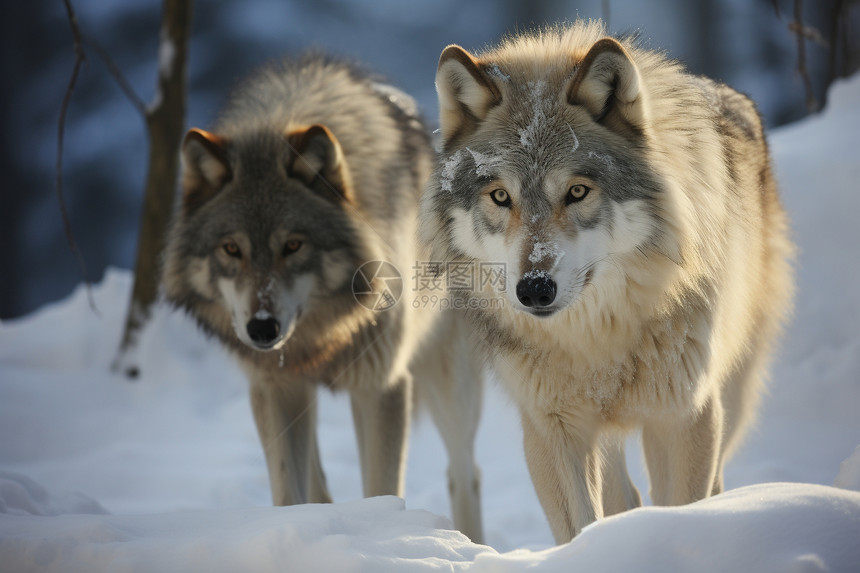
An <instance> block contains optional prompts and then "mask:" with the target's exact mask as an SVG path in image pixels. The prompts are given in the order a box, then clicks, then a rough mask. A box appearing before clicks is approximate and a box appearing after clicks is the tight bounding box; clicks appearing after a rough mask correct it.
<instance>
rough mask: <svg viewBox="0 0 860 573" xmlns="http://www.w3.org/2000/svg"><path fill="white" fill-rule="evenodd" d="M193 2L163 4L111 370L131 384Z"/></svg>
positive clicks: (171, 170)
mask: <svg viewBox="0 0 860 573" xmlns="http://www.w3.org/2000/svg"><path fill="white" fill-rule="evenodd" d="M191 5H192V0H164V5H163V6H164V8H163V10H164V11H163V13H162V19H161V43H160V47H159V53H158V91H157V92H156V95H155V101H154V102H153V103H152V104H151V105H150V106H149V107H148V108H147V111H146V127H147V131H148V132H149V171H148V175H147V180H146V192H145V195H144V203H143V210H142V213H141V217H140V237H139V239H138V241H139V242H138V248H137V263H136V264H135V268H134V288H133V290H132V293H131V303H130V304H129V307H128V315H127V316H126V321H125V330H124V331H123V335H122V342H121V343H120V347H119V352H118V353H117V357H116V359H115V360H114V364H113V368H114V370H121V371H123V372H125V374H126V375H127V376H129V377H130V378H135V377H137V375H138V374H139V371H140V367H139V365H138V364H137V360H136V356H135V348H136V344H137V337H138V334H139V332H140V330H141V329H142V328H143V326H144V325H145V324H146V321H147V320H148V318H149V315H150V311H151V309H152V305H153V304H154V303H155V301H156V299H157V297H158V284H159V260H160V257H161V253H162V251H163V250H164V241H165V238H166V234H167V227H168V223H169V221H170V214H171V210H172V206H173V197H174V192H175V188H176V179H177V175H178V169H179V145H180V142H181V140H182V134H183V130H184V128H185V125H184V124H185V102H186V91H187V90H186V83H187V74H186V62H187V61H188V37H189V35H190V31H191Z"/></svg>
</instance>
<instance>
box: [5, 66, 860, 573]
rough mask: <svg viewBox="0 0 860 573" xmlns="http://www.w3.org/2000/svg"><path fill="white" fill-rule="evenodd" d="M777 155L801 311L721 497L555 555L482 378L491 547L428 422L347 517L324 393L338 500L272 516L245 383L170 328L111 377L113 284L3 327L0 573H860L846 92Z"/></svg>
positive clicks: (777, 141) (422, 420) (855, 176)
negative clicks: (463, 526)
mask: <svg viewBox="0 0 860 573" xmlns="http://www.w3.org/2000/svg"><path fill="white" fill-rule="evenodd" d="M770 139H771V148H772V151H773V154H774V157H775V169H776V174H777V176H778V178H779V181H780V184H781V188H782V192H783V196H784V200H785V204H786V208H787V209H788V211H789V214H790V215H791V218H792V221H793V229H794V235H795V239H796V242H797V243H798V246H799V247H800V253H799V256H798V261H797V280H798V297H797V306H796V311H795V315H794V318H793V320H792V322H791V324H790V325H789V327H788V330H787V333H786V336H785V339H784V341H783V343H782V345H781V350H780V352H779V353H778V355H777V356H776V358H775V360H774V367H773V369H772V376H771V380H770V384H769V393H768V395H767V396H766V397H765V398H764V400H763V407H762V409H761V414H760V417H759V421H758V424H757V427H756V428H755V429H754V430H753V432H751V435H750V436H749V438H748V440H747V442H746V444H745V445H744V447H743V448H742V449H741V450H740V451H739V452H738V454H737V455H736V456H735V457H734V458H733V459H732V460H731V461H730V462H729V464H728V466H727V469H726V476H725V477H726V486H727V491H726V492H725V493H723V494H721V495H719V496H716V497H713V498H710V499H707V500H703V501H701V502H698V503H695V504H692V505H689V506H686V507H674V508H656V507H643V508H640V509H637V510H634V511H631V512H627V513H625V514H621V515H618V516H614V517H611V518H607V519H604V520H601V521H599V522H597V523H595V524H592V525H591V526H590V527H588V528H586V529H585V530H584V531H583V532H582V534H581V535H580V536H578V537H577V538H576V539H574V540H573V541H572V542H570V543H568V544H565V545H562V546H560V547H553V546H552V537H551V535H550V533H549V528H548V527H547V525H546V522H545V519H544V516H543V513H542V511H541V509H540V506H539V504H538V501H537V498H536V496H535V494H534V491H533V489H532V486H531V482H530V480H529V476H528V472H527V470H526V467H525V462H524V459H523V454H522V449H521V433H520V429H519V423H518V419H517V415H516V411H515V409H514V408H513V407H512V405H511V404H510V402H509V400H508V399H507V398H505V397H504V396H503V395H502V394H501V391H500V390H499V389H498V388H497V386H496V384H495V383H494V382H493V381H492V380H489V381H488V382H487V385H486V393H485V394H486V395H485V408H484V413H483V418H482V422H481V428H480V431H479V435H478V442H477V455H478V463H479V465H480V466H481V467H482V473H483V506H484V519H485V530H486V536H487V542H488V543H489V545H476V544H474V543H472V542H471V541H469V540H468V539H467V538H466V537H465V536H463V535H461V534H460V533H458V532H456V531H454V530H452V528H451V524H450V521H449V520H448V518H447V517H446V516H447V515H449V508H448V498H447V492H446V490H447V486H446V479H445V475H444V472H445V465H446V460H445V453H444V448H443V447H442V445H441V441H440V440H439V438H438V437H437V434H436V431H435V429H434V428H433V426H432V423H431V422H430V420H429V416H427V415H423V416H419V418H418V420H417V421H416V423H415V427H414V428H413V432H412V434H411V438H410V443H411V449H410V458H409V463H408V468H407V488H406V499H405V502H404V501H403V500H400V499H397V498H393V497H381V498H373V499H366V500H362V499H360V496H361V493H360V492H361V486H360V483H359V477H358V476H359V470H358V465H357V452H356V447H355V439H354V435H353V432H352V425H351V421H350V416H349V403H348V400H346V398H345V397H343V396H332V395H331V394H329V393H327V392H320V395H319V412H320V415H319V418H320V427H319V432H320V440H321V447H322V454H323V464H324V467H325V470H326V473H327V476H328V481H329V486H330V489H331V491H332V494H333V496H334V498H335V500H336V503H334V504H331V505H305V506H297V507H289V508H275V507H269V490H268V481H267V476H266V469H265V463H264V461H263V457H262V454H261V450H260V446H259V443H258V441H257V436H256V432H255V429H254V424H253V420H252V417H251V414H250V406H249V402H248V396H247V389H246V383H245V382H244V380H243V378H242V375H241V373H240V371H239V369H238V368H237V367H236V365H235V364H234V363H233V362H231V360H230V359H229V357H227V356H226V355H225V354H224V353H223V352H222V351H221V350H220V348H219V347H218V346H217V344H216V343H215V342H214V341H207V340H206V339H205V338H204V337H203V336H202V335H201V334H200V333H199V332H198V331H197V329H196V328H195V326H194V325H193V324H191V322H190V321H189V320H188V319H187V318H186V317H185V316H183V315H182V314H181V313H178V312H172V311H169V310H166V309H164V308H161V309H158V310H157V311H156V312H155V313H154V315H153V318H152V321H151V322H150V324H149V326H148V328H147V329H146V330H144V331H143V332H142V333H141V338H140V348H139V352H138V356H139V360H140V366H141V377H140V378H139V379H138V380H137V381H135V382H129V381H127V380H126V379H124V378H122V377H121V376H119V375H117V374H113V373H112V372H111V371H110V368H109V366H110V362H111V359H112V358H113V355H114V352H115V350H116V345H117V343H118V340H119V334H120V330H121V326H122V322H123V319H124V316H125V310H126V305H127V300H128V296H129V292H130V289H131V277H130V275H129V273H128V272H127V271H119V270H112V271H109V272H108V273H107V274H106V276H105V278H104V279H103V280H102V282H101V283H100V284H98V285H96V286H95V287H94V293H93V294H94V297H95V301H96V304H97V306H98V309H99V314H98V315H97V314H95V313H94V312H93V311H92V310H91V309H90V307H89V305H88V302H87V296H86V292H85V291H84V290H83V288H79V289H77V290H76V291H75V292H74V293H73V294H72V295H71V296H70V297H69V298H68V299H66V300H64V301H60V302H58V303H55V304H51V305H48V306H46V307H44V308H42V309H41V310H39V311H38V312H36V313H34V314H32V315H30V316H28V317H24V318H22V319H19V320H14V321H6V322H2V323H0V570H2V571H4V572H5V571H10V572H28V571H63V572H75V571H87V572H92V571H159V572H165V571H166V572H170V571H207V572H221V571H225V572H226V571H260V572H265V571H374V572H375V571H382V572H385V571H402V570H415V571H479V572H482V571H488V572H508V571H524V570H530V571H584V570H599V571H606V572H616V571H619V572H620V571H623V572H625V573H628V572H630V571H637V572H643V571H644V572H649V571H655V572H657V571H660V572H664V571H706V572H707V571H714V572H716V571H756V572H770V571H773V572H777V571H779V572H784V571H789V572H791V571H845V572H848V571H854V572H856V571H858V570H860V543H858V541H860V450H858V449H856V448H857V447H858V445H859V444H860V415H858V411H860V304H858V302H857V301H858V297H857V293H858V292H860V266H858V264H857V263H858V259H857V255H856V252H857V248H858V245H860V226H858V225H857V224H856V221H855V219H856V217H857V213H860V193H858V192H857V181H860V163H858V161H857V159H858V157H860V155H858V151H860V77H856V78H854V79H852V80H850V81H845V82H841V83H839V84H837V85H836V86H835V87H834V88H833V91H832V93H831V96H830V104H829V107H828V109H826V110H825V111H824V113H823V114H821V115H819V116H816V117H811V118H808V119H806V120H804V121H802V122H800V123H797V124H794V125H791V126H788V127H785V128H782V129H780V130H778V131H777V132H774V133H773V134H772V136H771V138H770ZM628 446H629V447H628V459H629V463H630V469H631V473H632V475H633V478H634V481H635V482H636V484H637V486H638V487H639V488H640V490H641V491H642V492H643V496H644V497H646V498H647V490H648V487H647V478H646V477H645V476H644V471H643V464H642V461H641V455H640V454H639V453H638V443H637V440H636V439H635V438H633V439H631V440H630V441H629V443H628ZM833 484H835V485H837V486H839V487H833Z"/></svg>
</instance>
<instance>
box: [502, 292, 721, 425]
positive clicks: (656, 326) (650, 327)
mask: <svg viewBox="0 0 860 573" xmlns="http://www.w3.org/2000/svg"><path fill="white" fill-rule="evenodd" d="M592 310H593V309H592ZM617 310H627V311H628V313H627V314H626V315H625V314H624V313H623V312H622V313H619V312H617ZM585 314H587V313H586V312H584V309H581V308H578V307H573V308H571V309H569V310H567V311H566V312H563V313H560V315H559V316H558V317H552V318H550V319H549V320H546V319H536V318H534V317H530V316H526V315H522V313H517V312H516V311H513V310H510V309H507V310H503V311H501V312H499V313H498V314H497V315H496V316H495V317H494V318H493V319H491V322H492V324H494V325H495V327H494V328H495V332H494V333H493V332H492V331H491V336H490V339H491V340H492V339H493V338H496V339H498V340H506V341H507V344H502V345H501V347H500V348H498V349H496V350H497V352H496V356H495V358H494V363H495V365H496V367H497V369H498V371H499V373H500V374H501V376H502V379H503V382H504V384H505V385H506V387H507V388H508V389H509V391H511V392H513V393H514V395H516V396H518V397H519V399H520V400H524V401H525V402H526V403H531V404H534V405H535V406H536V407H538V408H539V409H541V410H543V411H546V412H553V411H569V410H571V409H573V410H576V411H581V412H583V413H585V412H588V413H589V415H595V416H597V417H598V418H599V419H600V420H601V421H603V422H606V423H609V424H613V425H620V426H628V425H635V423H636V421H637V419H641V417H642V416H643V415H645V416H649V415H654V414H659V412H660V411H662V410H665V409H677V408H679V407H684V408H693V409H695V408H697V407H698V405H699V404H700V402H701V401H702V400H703V398H704V396H701V395H700V394H701V392H700V389H701V388H702V387H705V386H707V385H706V384H704V383H703V378H704V377H706V376H711V375H713V372H710V370H711V352H712V344H711V342H712V341H711V334H710V328H709V322H710V319H709V313H707V311H706V310H705V309H703V308H702V307H701V306H699V305H695V304H693V305H690V306H688V307H675V309H674V312H671V313H661V314H658V315H656V316H653V317H651V318H648V319H645V320H641V319H639V318H637V317H635V316H634V315H633V314H631V313H630V312H629V309H616V311H615V312H613V311H612V310H609V311H606V312H605V313H603V315H604V319H603V320H588V319H587V318H584V316H583V315H585ZM488 324H489V322H488ZM493 334H495V336H493ZM517 346H518V348H517Z"/></svg>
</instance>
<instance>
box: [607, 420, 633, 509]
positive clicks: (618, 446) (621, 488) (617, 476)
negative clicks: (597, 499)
mask: <svg viewBox="0 0 860 573" xmlns="http://www.w3.org/2000/svg"><path fill="white" fill-rule="evenodd" d="M603 456H604V462H603V515H604V517H605V516H608V515H614V514H616V513H621V512H622V511H627V510H628V509H633V508H634V507H639V506H640V505H642V498H641V497H640V496H639V490H637V489H636V486H635V485H633V482H632V481H630V474H629V473H628V472H627V460H626V458H625V455H624V438H623V437H616V436H612V437H609V438H606V439H605V440H604V446H603Z"/></svg>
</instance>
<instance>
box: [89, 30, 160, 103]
mask: <svg viewBox="0 0 860 573" xmlns="http://www.w3.org/2000/svg"><path fill="white" fill-rule="evenodd" d="M82 39H83V41H84V42H86V44H87V45H88V46H89V47H90V48H92V49H93V50H94V51H95V53H96V55H98V57H100V58H101V59H102V61H103V62H104V64H105V66H106V67H107V69H108V72H110V74H111V75H112V76H113V78H114V80H116V83H117V84H118V85H119V87H120V89H121V90H122V91H123V92H124V93H125V96H126V97H127V98H128V100H129V101H130V102H131V104H132V105H133V106H134V107H135V108H136V109H137V111H139V112H140V115H141V116H143V118H144V119H145V118H146V116H147V113H148V112H147V109H146V103H144V101H143V100H142V99H141V98H140V96H138V95H137V92H135V91H134V88H132V87H131V84H130V83H129V82H128V80H127V79H126V77H125V75H124V74H123V73H122V70H120V69H119V66H117V65H116V62H114V61H113V58H111V57H110V54H108V53H107V50H105V49H104V48H103V47H102V46H101V44H99V43H98V42H97V41H95V40H94V39H92V38H90V37H83V36H82Z"/></svg>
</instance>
